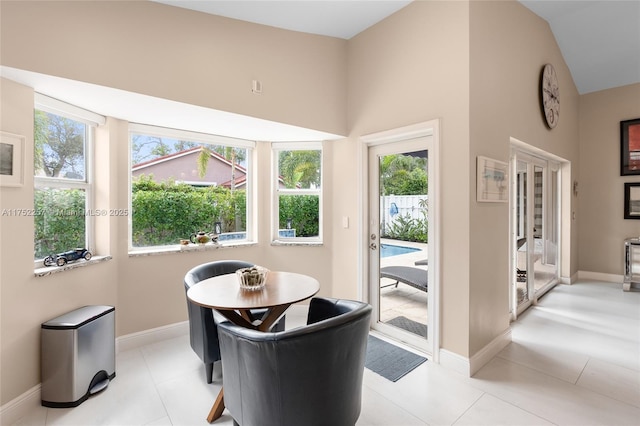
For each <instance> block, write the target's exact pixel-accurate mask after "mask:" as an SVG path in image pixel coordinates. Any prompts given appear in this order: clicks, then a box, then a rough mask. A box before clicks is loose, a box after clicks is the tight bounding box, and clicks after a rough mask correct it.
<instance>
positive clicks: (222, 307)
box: [187, 271, 320, 423]
mask: <svg viewBox="0 0 640 426" xmlns="http://www.w3.org/2000/svg"><path fill="white" fill-rule="evenodd" d="M319 290H320V283H319V282H318V280H316V279H315V278H313V277H310V276H308V275H304V274H298V273H294V272H283V271H269V272H268V273H267V275H266V279H265V284H264V286H263V287H262V288H260V289H246V288H242V287H241V286H240V280H239V278H238V276H237V275H236V274H235V273H232V274H225V275H218V276H215V277H212V278H208V279H205V280H202V281H200V282H199V283H197V284H195V285H194V286H192V287H191V288H190V289H189V290H188V291H187V297H188V298H189V300H191V301H192V302H193V303H195V304H197V305H200V306H204V307H206V308H211V309H215V310H216V311H217V312H219V313H220V314H221V315H222V316H224V317H225V318H226V319H228V320H229V321H231V322H233V323H234V324H237V325H240V326H242V327H246V328H251V329H254V330H259V331H264V332H267V331H269V330H270V329H271V327H272V326H273V325H274V324H275V323H276V322H277V321H278V320H279V319H280V317H281V316H282V315H283V314H284V313H285V311H286V310H287V309H288V308H289V306H291V305H292V304H294V303H298V302H301V301H303V300H306V299H308V298H310V297H313V296H314V295H315V294H316V293H317V292H318V291H319ZM256 309H262V310H263V311H265V312H264V313H263V314H262V315H260V316H259V317H258V316H256V315H254V313H253V312H252V311H254V310H256ZM222 362H224V360H222ZM224 408H225V406H224V384H223V387H222V388H221V389H220V392H219V393H218V396H217V398H216V400H215V402H214V403H213V406H212V407H211V410H210V411H209V415H208V416H207V421H208V422H209V423H212V422H213V421H215V420H217V419H218V418H220V416H222V412H223V411H224Z"/></svg>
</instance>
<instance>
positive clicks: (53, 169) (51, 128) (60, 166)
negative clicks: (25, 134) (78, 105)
mask: <svg viewBox="0 0 640 426" xmlns="http://www.w3.org/2000/svg"><path fill="white" fill-rule="evenodd" d="M85 133H86V125H85V124H84V123H80V122H78V121H74V120H71V119H69V118H66V117H61V116H59V115H55V114H50V113H47V112H43V111H36V112H35V120H34V139H35V155H34V165H35V170H36V173H37V172H38V171H42V172H44V174H45V176H49V177H64V176H63V174H62V173H63V172H64V175H66V177H71V178H77V177H80V178H84V173H85V164H84V140H85Z"/></svg>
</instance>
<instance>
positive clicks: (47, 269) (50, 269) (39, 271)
mask: <svg viewBox="0 0 640 426" xmlns="http://www.w3.org/2000/svg"><path fill="white" fill-rule="evenodd" d="M111 259H112V257H111V256H94V257H92V258H91V260H77V261H75V262H71V263H67V264H66V265H64V266H43V267H42V268H36V269H35V270H34V271H33V275H34V276H36V277H46V276H47V275H52V274H57V273H58V272H64V271H68V270H70V269H77V268H84V267H85V266H89V265H95V264H96V263H102V262H106V261H108V260H111Z"/></svg>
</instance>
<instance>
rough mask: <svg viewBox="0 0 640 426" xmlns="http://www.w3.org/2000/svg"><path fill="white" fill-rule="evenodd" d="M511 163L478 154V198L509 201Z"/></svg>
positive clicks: (499, 201)
mask: <svg viewBox="0 0 640 426" xmlns="http://www.w3.org/2000/svg"><path fill="white" fill-rule="evenodd" d="M508 171H509V165H508V164H507V163H503V162H502V161H498V160H493V159H491V158H487V157H482V156H478V164H477V174H478V176H477V188H476V200H477V201H479V202H488V203H506V202H507V201H509V173H508Z"/></svg>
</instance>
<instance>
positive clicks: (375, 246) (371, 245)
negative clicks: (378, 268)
mask: <svg viewBox="0 0 640 426" xmlns="http://www.w3.org/2000/svg"><path fill="white" fill-rule="evenodd" d="M369 248H370V249H371V250H377V249H378V246H377V245H376V243H371V244H369Z"/></svg>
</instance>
